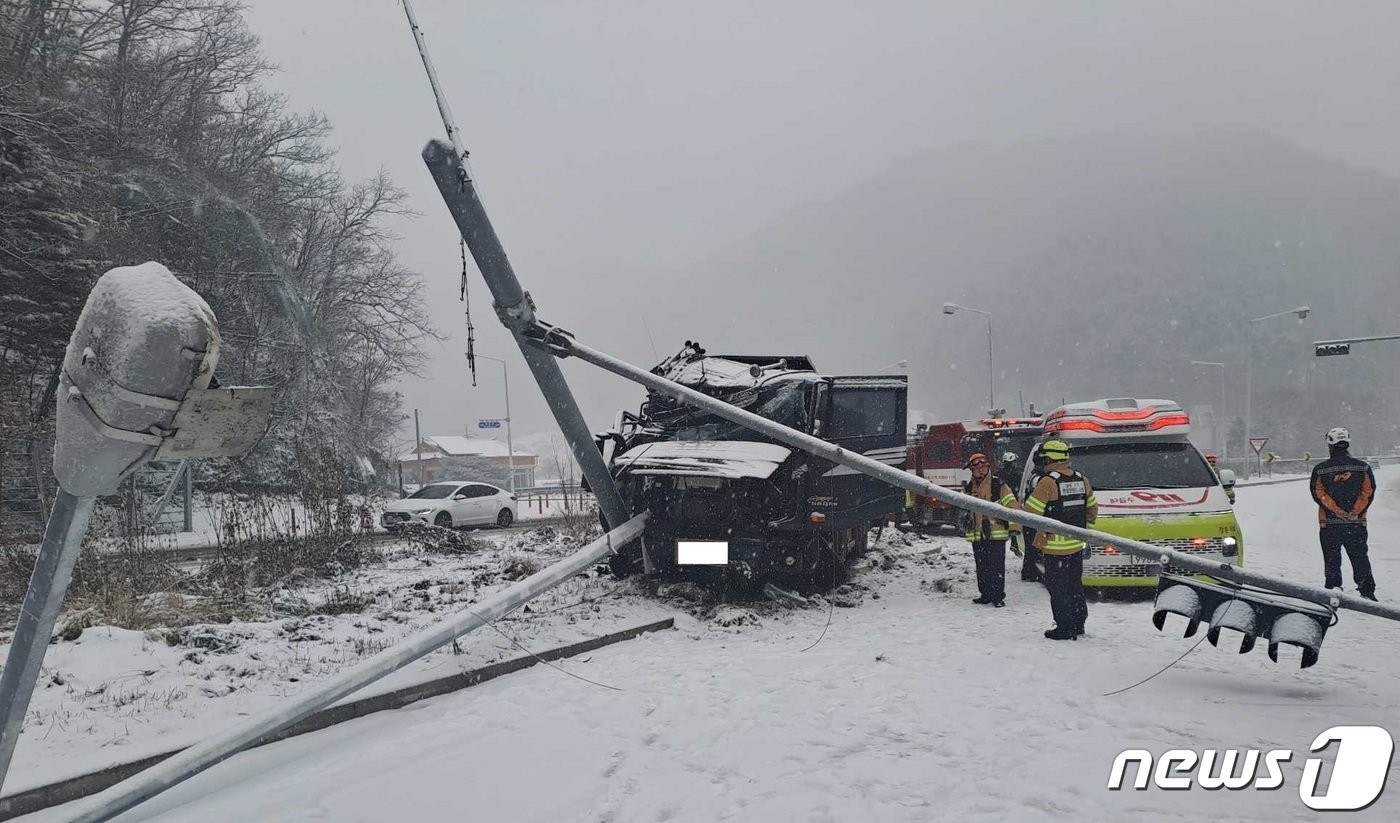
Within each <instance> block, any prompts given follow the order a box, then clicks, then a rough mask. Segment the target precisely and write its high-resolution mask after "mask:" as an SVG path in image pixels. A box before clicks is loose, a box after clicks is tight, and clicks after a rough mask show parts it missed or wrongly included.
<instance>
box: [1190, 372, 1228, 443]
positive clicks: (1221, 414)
mask: <svg viewBox="0 0 1400 823" xmlns="http://www.w3.org/2000/svg"><path fill="white" fill-rule="evenodd" d="M1191 365H1193V366H1214V367H1216V368H1218V369H1220V410H1219V411H1217V412H1216V415H1215V419H1216V433H1217V434H1216V439H1217V440H1219V441H1220V442H1218V443H1217V444H1216V445H1217V446H1219V448H1220V459H1221V460H1228V459H1229V458H1230V443H1229V440H1230V428H1229V426H1228V424H1227V423H1226V422H1225V364H1224V363H1216V362H1213V361H1210V360H1192V361H1191Z"/></svg>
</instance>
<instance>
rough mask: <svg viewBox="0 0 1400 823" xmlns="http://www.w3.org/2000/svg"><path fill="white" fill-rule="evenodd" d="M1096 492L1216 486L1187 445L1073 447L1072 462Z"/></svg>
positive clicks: (1213, 479)
mask: <svg viewBox="0 0 1400 823" xmlns="http://www.w3.org/2000/svg"><path fill="white" fill-rule="evenodd" d="M1070 464H1071V465H1072V466H1073V467H1074V469H1075V470H1076V471H1078V472H1079V473H1080V474H1082V475H1084V476H1085V477H1087V478H1088V479H1089V482H1090V483H1092V484H1093V486H1094V488H1095V489H1102V490H1110V489H1192V488H1201V487H1204V486H1214V485H1216V484H1217V482H1218V481H1217V480H1216V478H1215V472H1213V471H1211V468H1210V465H1209V464H1207V463H1206V461H1205V458H1203V457H1201V453H1200V452H1198V451H1197V450H1196V447H1195V446H1192V445H1191V444H1190V443H1113V444H1103V445H1075V446H1074V447H1073V450H1072V452H1071V463H1070Z"/></svg>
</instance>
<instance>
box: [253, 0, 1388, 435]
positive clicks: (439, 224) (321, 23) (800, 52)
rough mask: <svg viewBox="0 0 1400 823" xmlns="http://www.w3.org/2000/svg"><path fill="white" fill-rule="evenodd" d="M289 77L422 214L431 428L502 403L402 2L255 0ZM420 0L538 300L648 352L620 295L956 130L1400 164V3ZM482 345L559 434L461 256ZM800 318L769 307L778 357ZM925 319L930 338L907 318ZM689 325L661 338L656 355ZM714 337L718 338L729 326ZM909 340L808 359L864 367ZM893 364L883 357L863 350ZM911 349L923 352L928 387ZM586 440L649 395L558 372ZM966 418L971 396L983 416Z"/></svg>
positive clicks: (701, 297) (712, 308)
mask: <svg viewBox="0 0 1400 823" xmlns="http://www.w3.org/2000/svg"><path fill="white" fill-rule="evenodd" d="M250 6H251V7H250V11H249V15H248V17H249V24H250V26H251V27H252V28H253V30H254V31H255V32H256V33H257V34H258V35H259V36H260V37H261V38H262V40H263V44H264V49H265V52H266V54H267V56H268V57H269V58H270V59H271V60H273V61H274V62H276V63H278V64H279V65H280V66H281V71H280V73H279V74H277V75H276V76H275V77H274V78H273V79H272V85H273V86H274V87H275V88H277V89H279V90H281V91H283V92H285V93H286V94H287V95H288V96H289V98H290V100H291V103H292V105H293V106H294V107H295V108H297V109H316V110H319V111H322V112H324V113H325V114H326V115H327V116H328V117H329V118H330V120H331V122H332V123H333V125H334V127H335V142H336V143H337V144H338V145H339V149H340V159H339V162H340V165H341V167H342V168H343V170H344V172H345V173H346V175H347V176H348V177H351V178H361V177H366V176H369V175H371V174H372V173H374V171H375V170H376V169H378V168H380V167H383V168H385V169H387V170H388V171H389V172H390V174H391V175H392V176H393V178H394V179H395V181H396V182H398V183H399V184H400V185H401V186H403V187H404V188H405V189H407V191H408V192H409V194H410V197H411V203H412V206H413V208H415V209H416V210H417V211H418V212H419V213H420V215H421V216H420V217H419V218H417V219H416V220H413V221H411V222H407V223H405V224H403V225H402V226H400V227H399V230H400V234H401V236H402V242H401V244H400V247H399V251H400V256H401V259H402V260H403V261H404V263H405V264H407V265H409V266H411V267H413V268H415V269H417V270H418V271H420V272H422V274H423V276H424V278H425V280H426V282H427V287H428V293H429V295H430V298H431V302H432V305H433V311H434V317H435V320H436V322H437V324H438V326H439V327H440V328H441V329H442V330H443V332H445V333H446V334H447V335H448V336H449V339H448V341H447V343H446V344H445V345H443V346H441V347H438V346H436V345H434V346H433V351H432V359H431V363H430V365H429V368H428V370H427V372H426V374H425V375H424V376H423V377H422V378H421V379H418V378H410V379H407V380H405V381H404V383H403V386H402V390H403V392H404V395H405V399H406V407H407V410H408V411H409V412H410V413H411V410H412V409H413V408H415V407H416V408H419V409H421V411H422V419H423V429H424V434H459V433H461V432H462V431H463V430H464V428H465V427H467V426H471V427H473V428H474V427H475V421H476V419H477V418H479V417H489V416H500V415H503V414H504V403H503V400H502V392H501V391H500V388H499V387H500V382H501V377H500V367H499V365H497V364H495V363H491V362H482V363H481V364H480V386H479V387H478V388H472V387H471V385H470V380H469V379H468V378H467V375H466V369H465V358H464V357H463V355H462V351H463V349H464V348H465V339H466V335H465V325H464V322H463V317H462V310H461V304H460V303H458V302H457V281H458V272H459V271H460V261H459V258H458V248H457V235H456V231H455V227H454V226H453V224H452V222H451V220H450V218H449V217H448V215H447V212H446V210H445V208H444V207H443V205H442V202H441V199H440V198H439V196H438V194H437V191H436V189H435V187H434V186H433V185H432V182H431V180H430V178H429V177H428V174H427V172H426V171H425V169H424V167H423V165H422V161H421V160H420V158H419V151H420V150H421V148H422V146H423V144H424V142H425V141H426V140H427V139H429V138H432V137H437V136H441V135H442V134H443V130H442V127H441V124H440V121H439V120H438V116H437V111H436V109H435V107H434V105H433V101H432V95H431V92H430V90H429V87H428V84H427V81H426V79H425V77H424V74H423V70H422V66H421V64H420V63H419V59H418V55H417V51H416V50H415V48H414V44H413V40H412V37H411V35H410V33H409V30H408V26H407V24H406V22H405V20H404V16H403V12H402V9H401V8H400V6H399V3H398V2H397V0H295V1H294V2H288V0H251V3H250ZM415 10H416V12H417V14H418V18H419V22H420V23H421V25H422V26H423V28H424V30H425V32H426V33H427V37H428V45H429V48H430V49H431V53H432V57H433V59H434V61H435V63H436V65H437V70H438V74H439V76H440V77H441V79H442V82H443V84H444V86H445V88H446V91H447V94H448V97H449V100H450V103H451V105H452V108H453V110H454V112H455V114H456V119H457V123H458V125H459V126H460V127H461V128H462V130H463V133H464V135H465V140H466V144H467V147H468V149H469V150H470V151H471V152H472V164H473V170H474V172H475V174H476V178H477V181H478V185H479V189H480V191H481V192H482V195H483V199H484V200H485V202H486V204H487V207H488V209H489V211H490V214H491V217H492V220H493V222H494V224H495V226H496V229H497V231H498V233H499V234H500V236H501V238H502V241H503V242H504V244H505V246H506V250H507V252H508V253H509V255H510V257H511V260H512V262H513V264H514V265H515V268H516V271H517V273H518V274H519V276H520V279H521V281H522V283H524V285H525V287H526V288H527V289H528V290H530V291H531V292H532V294H533V295H534V297H535V300H536V303H537V304H538V306H539V309H540V315H541V316H542V317H543V318H544V319H547V320H549V321H550V322H552V323H555V324H556V325H560V326H563V327H564V328H567V329H569V330H571V331H574V332H575V333H577V334H578V335H579V336H580V337H581V338H582V339H584V340H586V341H587V342H589V343H591V344H593V345H596V346H598V347H601V348H603V349H605V350H608V351H611V352H612V353H613V354H616V355H618V356H620V357H623V358H626V359H630V360H632V361H634V362H637V363H639V364H642V365H651V364H652V363H654V362H655V359H656V358H655V357H654V356H653V349H652V344H651V342H650V340H649V335H648V331H647V330H645V329H643V328H640V327H637V325H636V324H635V322H634V321H631V320H629V318H635V317H637V316H639V315H640V314H642V313H644V312H645V311H646V309H647V307H646V306H645V305H638V304H637V301H636V300H634V299H631V298H629V295H630V294H632V293H633V292H634V291H636V290H637V288H638V287H639V285H641V284H650V286H651V288H649V289H648V291H654V287H655V285H656V284H657V283H669V282H671V281H672V280H673V279H675V280H676V282H675V286H674V289H673V293H674V295H675V297H676V299H677V300H684V301H688V302H693V303H694V305H695V310H696V312H697V313H713V312H723V310H724V309H723V306H724V298H723V297H722V296H719V295H712V294H708V293H706V292H705V289H704V285H703V283H695V282H690V281H680V280H679V279H678V278H679V277H680V275H681V274H682V273H684V272H686V271H687V270H690V269H691V268H692V267H693V266H694V265H695V264H696V262H697V261H699V260H701V259H703V258H704V257H705V256H706V255H707V254H709V253H711V252H713V251H715V250H716V249H719V248H722V247H724V246H725V245H726V244H731V243H734V242H736V241H739V240H741V239H742V238H743V237H745V236H747V235H750V234H752V233H754V232H755V231H757V230H759V229H761V228H762V227H763V225H764V224H765V223H767V222H768V221H770V220H772V219H774V218H775V217H777V216H779V215H781V214H783V213H784V212H787V211H789V210H791V209H794V208H796V207H799V206H801V205H802V204H804V203H807V202H810V201H812V200H813V199H821V198H829V197H831V196H833V195H835V194H837V193H839V192H840V191H841V190H843V189H844V188H846V187H848V186H850V185H852V184H854V183H857V182H859V181H861V180H863V179H865V178H867V177H869V176H871V175H872V174H874V173H876V172H878V171H879V170H881V169H883V168H885V167H887V166H889V165H890V164H891V163H892V162H893V161H894V160H895V159H896V158H899V157H901V156H906V155H910V154H914V153H917V152H920V151H923V150H927V149H932V148H939V147H945V146H949V145H953V144H957V143H960V142H965V141H974V142H980V141H988V140H995V141H999V142H1011V141H1020V140H1030V139H1035V138H1039V137H1044V136H1051V135H1067V134H1069V135H1072V134H1081V133H1091V132H1101V131H1110V130H1121V129H1132V130H1141V129H1171V130H1175V131H1180V130H1193V129H1219V128H1227V129H1231V128H1244V129H1259V130H1263V131H1267V132H1270V133H1273V134H1276V135H1279V136H1281V137H1284V138H1286V139H1289V140H1292V141H1294V142H1296V143H1298V144H1300V145H1302V146H1304V147H1307V148H1310V149H1314V150H1316V151H1319V152H1321V153H1324V154H1326V155H1328V156H1330V157H1334V158H1337V159H1341V160H1344V161H1347V162H1349V163H1352V164H1355V165H1358V166H1365V167H1369V168H1374V169H1380V170H1383V171H1385V172H1387V173H1389V174H1392V175H1397V176H1400V107H1397V106H1396V99H1397V98H1396V90H1397V88H1400V76H1397V70H1398V69H1400V50H1397V48H1396V43H1397V40H1400V25H1397V24H1400V4H1398V3H1394V2H1373V3H1363V2H1348V3H1345V4H1342V3H1323V2H1312V3H1303V2H1279V1H1278V0H1266V1H1261V2H1252V3H1243V2H1238V3H1237V2H1231V3H1224V2H1194V3H1193V2H1172V3H1165V2H1163V3H1142V2H1117V3H1106V2H1084V3H1075V2H1067V0H1057V2H1037V3H1033V2H1007V3H997V2H984V1H983V0H977V2H973V1H972V0H967V1H966V2H960V3H934V2H871V1H867V2H860V3H856V2H843V3H837V2H823V1H822V0H802V1H801V2H797V1H795V0H783V1H781V2H779V0H763V2H757V1H755V2H730V1H729V0H707V2H694V0H690V1H689V2H641V0H634V2H613V1H612V0H592V1H591V2H543V1H542V0H528V1H527V0H502V1H501V2H485V1H484V0H473V1H472V2H454V1H452V0H418V2H416V3H415ZM470 274H471V282H470V287H471V290H472V297H473V301H474V304H473V309H474V311H473V317H474V320H475V324H476V329H477V351H478V352H479V353H481V354H484V355H491V356H495V357H501V358H503V359H505V360H506V361H507V362H508V363H509V364H510V377H511V389H512V392H511V402H512V406H513V408H512V411H513V412H514V417H515V421H516V429H515V430H516V434H517V438H521V437H523V436H524V435H527V434H530V433H541V432H547V431H550V430H552V428H553V424H552V420H551V418H550V417H549V413H548V410H547V409H546V407H545V405H544V403H543V401H542V400H541V399H540V396H539V391H538V389H537V388H536V387H535V386H534V385H533V383H532V382H531V380H530V376H529V373H528V371H527V370H526V368H525V365H524V361H523V360H522V359H521V357H520V354H519V352H518V351H517V350H515V349H514V344H513V343H512V342H511V340H510V338H509V336H508V335H507V334H506V333H505V332H504V331H503V330H502V329H501V327H500V325H499V323H498V321H497V320H496V319H495V316H494V314H493V313H492V312H491V310H490V306H489V296H488V295H487V292H486V289H485V285H484V283H483V282H482V280H481V277H480V275H479V274H478V273H477V272H476V270H475V267H474V266H473V267H472V268H471V271H470ZM799 322H801V321H800V319H798V318H788V317H784V316H782V314H781V312H780V311H775V315H774V318H773V324H772V337H773V349H774V350H784V349H785V346H784V343H783V336H784V329H785V328H791V327H792V326H791V325H790V324H795V323H799ZM909 332H910V334H917V333H919V330H918V329H910V330H909ZM689 335H691V332H689V331H688V330H687V329H684V328H655V327H653V328H651V329H650V337H651V338H654V340H655V346H656V351H657V353H659V354H661V355H663V356H664V355H666V354H668V353H670V352H672V351H674V350H675V349H676V348H678V347H679V344H680V342H681V341H682V340H684V339H685V338H686V337H687V336H689ZM707 344H708V345H710V346H712V347H716V348H723V342H722V341H713V342H710V341H707ZM901 356H902V352H898V351H891V352H868V351H865V352H861V357H862V359H860V360H859V361H856V360H851V361H850V362H844V363H825V362H819V363H818V365H819V366H820V367H822V368H823V369H826V370H829V371H838V372H841V371H843V372H846V373H850V372H853V371H873V370H875V369H877V368H878V367H880V366H883V365H886V364H887V363H888V362H891V361H894V360H897V359H899V358H900V357H901ZM875 360H879V362H874V361H875ZM918 370H919V364H917V363H912V364H911V366H910V368H909V374H910V378H911V380H917V379H918V374H919V371H918ZM565 371H566V374H568V375H569V376H570V378H571V379H572V380H574V381H575V382H576V383H577V385H578V388H579V393H580V396H581V400H582V402H583V406H584V412H585V414H586V415H587V416H588V418H589V422H590V424H591V425H592V426H593V428H594V429H602V428H606V427H607V426H608V425H609V424H610V423H611V419H612V415H613V412H614V411H615V409H616V408H617V407H619V406H629V407H635V405H636V403H637V402H638V400H639V399H640V396H641V395H640V390H639V389H636V388H634V387H632V386H630V385H629V384H626V383H623V382H621V381H619V380H617V379H616V378H613V377H610V376H607V375H602V374H594V373H592V372H591V370H589V369H588V367H585V366H581V365H578V364H566V366H565ZM968 411H969V412H971V411H972V410H968Z"/></svg>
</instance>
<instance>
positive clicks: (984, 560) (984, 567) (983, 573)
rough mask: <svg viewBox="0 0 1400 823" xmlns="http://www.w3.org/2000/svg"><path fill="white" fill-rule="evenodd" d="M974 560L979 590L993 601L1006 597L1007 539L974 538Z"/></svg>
mask: <svg viewBox="0 0 1400 823" xmlns="http://www.w3.org/2000/svg"><path fill="white" fill-rule="evenodd" d="M972 560H973V564H974V565H975V566H976V568H977V591H978V592H979V593H980V594H981V595H982V596H983V597H985V598H986V599H988V600H990V601H992V602H993V603H997V602H1000V601H1002V600H1005V599H1006V541H1005V540H974V541H973V543H972Z"/></svg>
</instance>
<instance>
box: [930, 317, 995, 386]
mask: <svg viewBox="0 0 1400 823" xmlns="http://www.w3.org/2000/svg"><path fill="white" fill-rule="evenodd" d="M958 309H962V310H963V311H970V312H974V313H976V314H985V315H986V316H987V413H988V414H993V413H995V410H996V407H997V401H996V364H995V361H994V360H993V359H992V313H991V312H989V311H987V310H985V309H974V308H973V307H971V306H963V305H960V304H958V303H944V304H943V313H944V314H955V313H957V311H958Z"/></svg>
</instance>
